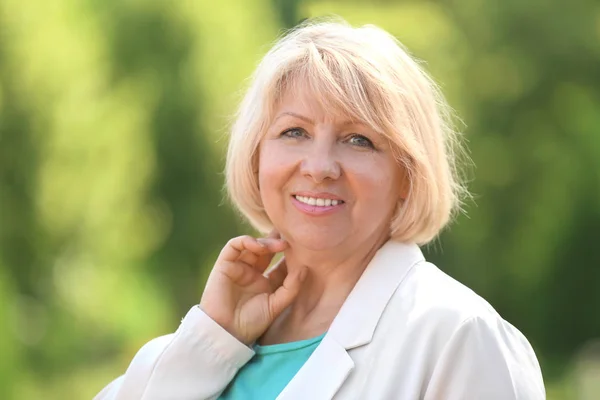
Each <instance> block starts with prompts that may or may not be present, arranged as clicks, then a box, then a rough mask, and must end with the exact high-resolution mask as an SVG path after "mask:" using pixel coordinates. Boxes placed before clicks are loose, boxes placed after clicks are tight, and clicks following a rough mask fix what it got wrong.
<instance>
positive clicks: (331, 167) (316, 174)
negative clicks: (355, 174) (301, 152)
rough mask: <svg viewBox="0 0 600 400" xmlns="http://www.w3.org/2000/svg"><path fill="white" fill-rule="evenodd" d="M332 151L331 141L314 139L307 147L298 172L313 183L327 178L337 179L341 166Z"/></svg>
mask: <svg viewBox="0 0 600 400" xmlns="http://www.w3.org/2000/svg"><path fill="white" fill-rule="evenodd" d="M334 153H335V152H334V149H333V146H332V144H331V143H328V141H325V140H323V141H318V140H316V141H315V142H313V143H312V146H310V147H309V148H308V149H307V152H306V154H305V156H304V159H303V160H302V163H301V166H300V172H301V173H302V175H304V176H306V177H307V178H310V179H312V180H313V181H314V182H315V183H322V182H324V181H325V180H327V179H330V180H336V179H338V178H339V177H340V175H341V168H340V164H339V162H338V160H337V159H336V157H335V154H334Z"/></svg>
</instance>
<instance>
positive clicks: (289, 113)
mask: <svg viewBox="0 0 600 400" xmlns="http://www.w3.org/2000/svg"><path fill="white" fill-rule="evenodd" d="M285 116H290V117H294V118H298V119H301V120H302V121H304V122H307V123H309V124H311V125H314V124H315V121H313V120H312V119H310V118H308V117H306V116H304V115H301V114H297V113H295V112H292V111H284V112H282V113H281V114H279V115H278V116H277V117H275V120H274V121H273V122H275V121H277V120H278V119H279V118H281V117H285ZM354 124H359V125H362V124H361V123H360V122H357V121H350V120H348V121H344V122H342V123H341V124H340V125H342V126H346V125H354Z"/></svg>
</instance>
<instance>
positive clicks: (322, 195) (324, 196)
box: [292, 192, 344, 201]
mask: <svg viewBox="0 0 600 400" xmlns="http://www.w3.org/2000/svg"><path fill="white" fill-rule="evenodd" d="M292 196H302V197H312V198H315V199H330V200H338V201H344V199H342V198H341V197H340V196H336V195H335V194H332V193H327V192H294V193H292Z"/></svg>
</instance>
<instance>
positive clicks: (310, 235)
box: [286, 230, 344, 251]
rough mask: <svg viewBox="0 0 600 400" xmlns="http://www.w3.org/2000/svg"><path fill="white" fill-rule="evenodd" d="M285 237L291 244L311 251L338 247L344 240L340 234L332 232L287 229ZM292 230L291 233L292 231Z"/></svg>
mask: <svg viewBox="0 0 600 400" xmlns="http://www.w3.org/2000/svg"><path fill="white" fill-rule="evenodd" d="M288 232H289V234H288V235H286V239H287V240H288V242H289V243H290V245H291V246H298V247H302V248H305V249H307V250H311V251H325V250H329V249H333V248H336V247H338V246H339V245H340V244H341V243H342V242H343V240H344V238H343V237H342V235H340V234H334V233H332V232H314V231H312V230H307V231H304V232H298V231H296V232H294V231H293V230H291V232H290V230H288ZM292 232H293V233H292Z"/></svg>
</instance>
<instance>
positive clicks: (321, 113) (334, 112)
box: [273, 84, 375, 129]
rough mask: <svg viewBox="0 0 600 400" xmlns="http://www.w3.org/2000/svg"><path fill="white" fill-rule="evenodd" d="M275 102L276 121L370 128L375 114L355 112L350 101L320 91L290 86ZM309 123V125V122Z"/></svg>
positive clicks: (366, 111) (298, 85)
mask: <svg viewBox="0 0 600 400" xmlns="http://www.w3.org/2000/svg"><path fill="white" fill-rule="evenodd" d="M280 93H281V95H280V96H279V97H278V98H276V99H275V101H274V104H273V106H274V109H273V111H274V112H273V117H274V118H281V117H283V116H289V117H296V118H300V119H303V118H301V117H307V118H309V119H311V120H318V121H327V122H335V123H352V124H361V125H366V126H369V127H371V128H373V129H374V128H375V127H374V126H372V122H370V121H372V120H373V116H372V115H370V114H371V113H372V112H373V111H372V110H356V108H355V107H352V102H351V99H347V98H339V97H337V96H333V95H331V94H330V93H325V92H323V91H321V90H315V89H311V88H310V87H308V85H306V84H297V85H293V86H288V87H286V88H284V90H282V91H281V92H280ZM309 122H310V121H309Z"/></svg>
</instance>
